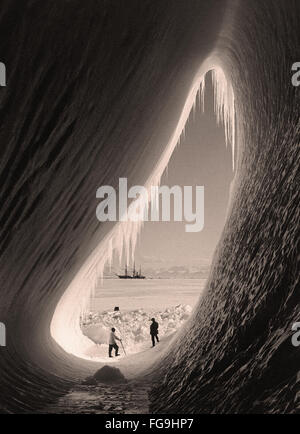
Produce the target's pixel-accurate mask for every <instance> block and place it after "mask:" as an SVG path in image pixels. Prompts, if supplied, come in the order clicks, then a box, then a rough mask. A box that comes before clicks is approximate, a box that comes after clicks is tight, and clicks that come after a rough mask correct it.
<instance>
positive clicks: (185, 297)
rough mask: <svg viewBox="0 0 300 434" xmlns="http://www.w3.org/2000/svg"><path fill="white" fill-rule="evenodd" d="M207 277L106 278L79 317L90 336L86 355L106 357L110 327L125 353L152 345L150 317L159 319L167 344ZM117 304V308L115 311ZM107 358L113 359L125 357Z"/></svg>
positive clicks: (199, 293)
mask: <svg viewBox="0 0 300 434" xmlns="http://www.w3.org/2000/svg"><path fill="white" fill-rule="evenodd" d="M205 282H206V279H145V280H136V281H135V280H129V281H126V280H121V279H107V280H104V281H103V283H102V284H99V287H98V288H97V290H96V292H95V294H94V297H93V298H92V300H91V308H90V312H89V313H88V314H87V315H85V317H84V318H83V319H82V330H83V333H84V335H86V336H87V337H89V338H90V339H91V346H90V347H89V348H88V350H87V351H86V354H85V355H86V356H87V357H89V358H92V359H93V360H95V361H103V362H107V361H108V334H109V331H110V329H111V328H112V327H114V328H115V329H116V334H117V336H119V337H121V338H122V340H123V345H124V348H125V351H126V354H127V355H131V354H136V353H140V352H142V351H145V350H147V349H150V347H151V345H152V344H151V337H150V333H149V328H150V324H151V318H152V317H154V318H155V319H156V321H157V322H158V323H159V337H160V338H162V339H163V341H164V342H163V343H162V346H163V345H166V344H167V342H168V341H169V340H170V338H171V335H173V334H174V333H175V332H176V331H177V330H178V329H179V328H180V327H181V326H182V324H183V323H184V322H185V321H186V320H187V319H188V317H189V316H190V314H191V312H192V310H193V307H194V306H195V304H196V303H197V301H198V300H199V297H200V295H201V294H202V292H203V288H204V286H205ZM115 306H118V307H119V309H120V310H119V311H116V312H114V307H115ZM119 346H120V354H121V357H119V358H114V359H109V361H110V362H116V361H117V360H119V359H120V358H124V351H123V349H122V346H121V345H119ZM113 354H114V351H113Z"/></svg>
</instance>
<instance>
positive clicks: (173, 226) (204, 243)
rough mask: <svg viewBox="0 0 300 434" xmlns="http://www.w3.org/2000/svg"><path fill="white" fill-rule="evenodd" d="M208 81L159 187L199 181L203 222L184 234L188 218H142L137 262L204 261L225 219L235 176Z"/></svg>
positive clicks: (186, 263) (149, 264)
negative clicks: (201, 102) (196, 230)
mask: <svg viewBox="0 0 300 434" xmlns="http://www.w3.org/2000/svg"><path fill="white" fill-rule="evenodd" d="M210 83H211V82H210V80H207V88H206V103H205V114H203V113H201V112H200V110H199V109H198V110H197V112H196V114H195V118H194V119H193V116H191V117H190V119H189V122H188V125H187V128H186V135H185V139H184V140H183V141H182V142H181V144H180V145H179V146H178V147H177V148H176V149H175V151H174V153H173V155H172V158H171V160H170V162H169V166H168V170H167V172H166V173H165V174H164V175H163V178H162V183H161V185H169V186H173V185H180V186H184V185H192V186H196V185H200V186H202V185H203V186H204V189H205V205H204V209H205V223H204V229H203V230H202V231H201V232H199V233H187V232H185V224H186V222H145V224H144V228H143V230H142V233H141V236H140V242H139V244H138V246H137V251H136V263H137V264H139V263H142V266H143V267H144V268H145V267H153V268H161V267H171V266H177V265H184V266H188V267H191V266H197V265H198V264H201V263H208V262H209V261H210V260H211V257H212V254H213V251H214V249H215V247H216V244H217V242H218V240H219V238H220V235H221V231H222V228H223V226H224V222H225V215H226V209H227V204H228V196H229V186H230V182H231V180H232V178H233V171H232V165H231V148H230V147H228V148H227V149H226V145H225V136H224V128H223V126H217V123H216V118H215V115H214V113H213V108H212V89H211V84H210Z"/></svg>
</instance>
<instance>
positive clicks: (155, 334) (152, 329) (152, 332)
mask: <svg viewBox="0 0 300 434" xmlns="http://www.w3.org/2000/svg"><path fill="white" fill-rule="evenodd" d="M151 321H152V324H151V325H150V335H151V339H152V347H155V339H156V340H157V342H159V339H158V322H156V321H155V318H151Z"/></svg>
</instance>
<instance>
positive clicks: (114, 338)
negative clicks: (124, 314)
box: [108, 327, 122, 357]
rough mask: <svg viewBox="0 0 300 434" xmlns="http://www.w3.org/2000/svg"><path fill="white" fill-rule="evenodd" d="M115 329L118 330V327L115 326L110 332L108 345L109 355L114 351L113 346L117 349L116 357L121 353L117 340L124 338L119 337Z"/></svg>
mask: <svg viewBox="0 0 300 434" xmlns="http://www.w3.org/2000/svg"><path fill="white" fill-rule="evenodd" d="M115 331H116V329H115V328H114V327H113V328H112V329H111V332H110V334H109V346H108V355H109V357H112V355H111V352H112V349H113V348H114V349H115V352H116V357H117V356H119V355H120V354H119V353H118V351H119V346H118V345H117V342H116V341H120V342H122V339H120V338H118V336H116V335H115Z"/></svg>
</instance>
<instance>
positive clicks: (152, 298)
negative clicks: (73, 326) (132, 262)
mask: <svg viewBox="0 0 300 434" xmlns="http://www.w3.org/2000/svg"><path fill="white" fill-rule="evenodd" d="M205 282H206V279H143V280H142V279H104V280H103V282H102V284H100V283H99V286H98V288H97V289H96V291H95V294H94V296H93V298H92V300H91V309H90V310H91V311H93V312H102V311H107V310H112V309H113V308H114V307H115V306H119V308H120V310H121V311H128V310H134V309H141V308H142V309H144V310H146V311H150V310H165V309H167V308H170V307H173V306H177V305H178V304H185V305H190V306H191V307H194V306H195V304H196V303H197V301H198V300H199V298H200V295H201V294H202V292H203V289H204V286H205Z"/></svg>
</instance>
